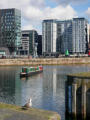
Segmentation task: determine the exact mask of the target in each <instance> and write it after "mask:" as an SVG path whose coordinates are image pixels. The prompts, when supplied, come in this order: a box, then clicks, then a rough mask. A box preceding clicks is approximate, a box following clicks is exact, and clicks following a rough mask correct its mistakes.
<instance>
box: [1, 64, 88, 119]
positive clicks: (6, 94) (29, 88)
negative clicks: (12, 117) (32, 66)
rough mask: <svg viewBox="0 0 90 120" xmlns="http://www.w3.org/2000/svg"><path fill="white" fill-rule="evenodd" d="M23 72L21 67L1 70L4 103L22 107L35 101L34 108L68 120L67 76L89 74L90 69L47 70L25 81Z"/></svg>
mask: <svg viewBox="0 0 90 120" xmlns="http://www.w3.org/2000/svg"><path fill="white" fill-rule="evenodd" d="M20 70H21V67H0V102H6V103H10V104H16V105H21V106H22V105H24V104H25V103H26V101H27V99H28V98H29V97H31V98H32V106H33V107H35V108H41V109H45V110H52V111H56V112H58V113H59V114H60V115H61V118H62V120H65V81H66V80H67V74H70V73H77V72H84V71H89V70H90V67H87V66H44V71H43V73H40V74H37V75H35V76H31V77H28V78H22V79H20V76H19V73H20ZM87 94H89V91H87ZM77 99H78V98H77ZM89 99H90V97H87V100H88V101H89ZM88 104H90V103H89V102H88ZM87 109H89V108H87ZM66 120H67V119H66Z"/></svg>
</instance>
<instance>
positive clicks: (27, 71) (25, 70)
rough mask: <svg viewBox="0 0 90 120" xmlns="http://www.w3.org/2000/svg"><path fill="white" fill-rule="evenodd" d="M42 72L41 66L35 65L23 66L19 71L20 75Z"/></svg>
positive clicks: (25, 75) (26, 75)
mask: <svg viewBox="0 0 90 120" xmlns="http://www.w3.org/2000/svg"><path fill="white" fill-rule="evenodd" d="M41 72H43V67H42V66H37V67H23V68H22V71H21V72H20V77H28V76H32V75H35V74H38V73H41Z"/></svg>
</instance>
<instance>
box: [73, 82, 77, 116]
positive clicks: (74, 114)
mask: <svg viewBox="0 0 90 120" xmlns="http://www.w3.org/2000/svg"><path fill="white" fill-rule="evenodd" d="M76 93H77V84H76V83H73V84H72V115H73V116H74V117H76Z"/></svg>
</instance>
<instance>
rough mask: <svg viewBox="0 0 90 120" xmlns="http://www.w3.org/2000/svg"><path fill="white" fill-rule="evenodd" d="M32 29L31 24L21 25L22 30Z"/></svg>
mask: <svg viewBox="0 0 90 120" xmlns="http://www.w3.org/2000/svg"><path fill="white" fill-rule="evenodd" d="M32 29H34V27H33V25H25V26H24V25H23V26H22V30H32Z"/></svg>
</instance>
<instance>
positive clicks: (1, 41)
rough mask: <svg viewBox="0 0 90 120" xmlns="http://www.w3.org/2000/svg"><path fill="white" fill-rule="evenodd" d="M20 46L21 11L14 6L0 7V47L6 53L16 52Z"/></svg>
mask: <svg viewBox="0 0 90 120" xmlns="http://www.w3.org/2000/svg"><path fill="white" fill-rule="evenodd" d="M20 46H21V11H20V10H18V9H15V8H12V9H0V48H3V49H4V48H5V49H6V48H7V49H8V50H9V53H8V54H12V53H14V54H15V53H16V52H17V50H18V48H19V47H20Z"/></svg>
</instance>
